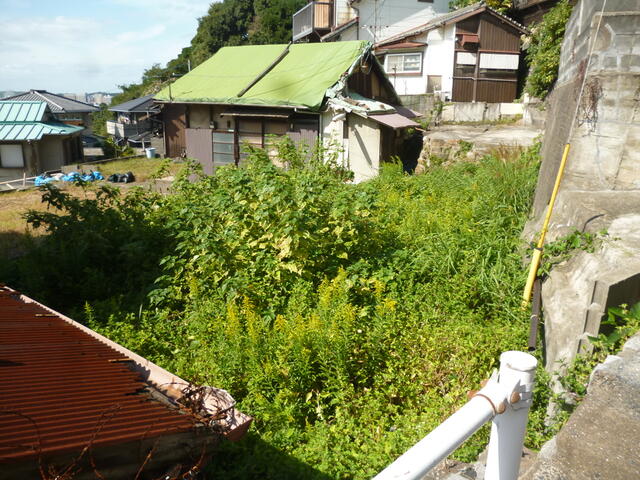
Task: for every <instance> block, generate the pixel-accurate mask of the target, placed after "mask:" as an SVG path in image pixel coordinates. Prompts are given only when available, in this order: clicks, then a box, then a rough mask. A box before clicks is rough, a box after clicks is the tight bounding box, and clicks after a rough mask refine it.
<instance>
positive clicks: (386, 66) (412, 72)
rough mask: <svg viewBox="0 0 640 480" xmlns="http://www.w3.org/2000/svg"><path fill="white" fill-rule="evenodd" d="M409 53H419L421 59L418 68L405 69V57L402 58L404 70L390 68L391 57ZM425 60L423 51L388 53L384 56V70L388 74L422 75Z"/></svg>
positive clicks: (403, 55)
mask: <svg viewBox="0 0 640 480" xmlns="http://www.w3.org/2000/svg"><path fill="white" fill-rule="evenodd" d="M407 55H418V56H419V58H420V60H419V68H418V70H405V62H406V60H405V59H404V58H403V60H402V70H396V71H395V72H394V71H393V70H389V58H390V57H406V56H407ZM423 62H424V57H423V52H401V53H387V54H386V55H385V57H384V71H385V72H386V73H387V75H422V64H423Z"/></svg>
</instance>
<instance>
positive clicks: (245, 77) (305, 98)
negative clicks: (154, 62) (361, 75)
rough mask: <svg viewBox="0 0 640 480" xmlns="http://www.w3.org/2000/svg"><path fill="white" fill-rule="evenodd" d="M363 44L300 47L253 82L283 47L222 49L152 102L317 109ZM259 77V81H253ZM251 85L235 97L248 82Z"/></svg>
mask: <svg viewBox="0 0 640 480" xmlns="http://www.w3.org/2000/svg"><path fill="white" fill-rule="evenodd" d="M368 46H369V44H368V43H367V42H363V41H352V42H335V43H301V44H293V45H290V46H289V53H287V54H286V55H284V57H283V58H282V59H281V60H280V61H279V62H277V63H276V65H275V66H274V67H273V68H271V70H269V71H268V72H267V73H266V74H265V75H264V76H263V77H262V78H259V76H260V74H262V73H263V72H264V71H265V70H266V69H267V68H269V67H270V66H271V65H272V64H273V63H274V62H275V61H276V60H277V59H278V57H279V56H280V55H281V54H282V53H283V52H284V51H285V49H286V48H287V45H247V46H242V47H224V48H221V49H220V50H218V52H217V53H216V54H215V55H213V56H212V57H211V58H210V59H209V60H207V61H206V62H204V63H202V64H201V65H199V66H198V67H196V68H194V69H193V70H192V71H191V72H189V73H187V74H186V75H184V76H183V77H181V78H179V79H178V80H176V81H175V82H174V83H173V84H171V87H167V88H165V89H163V90H162V91H160V92H159V93H158V94H157V95H156V96H155V99H156V100H159V101H163V102H169V101H173V102H177V103H199V102H203V103H221V104H237V105H260V106H291V107H307V108H309V109H312V110H316V109H318V108H319V107H320V106H321V104H322V101H323V99H324V96H325V93H326V91H327V89H329V88H330V87H331V86H333V85H334V84H335V83H336V82H337V81H338V80H339V79H340V77H341V76H342V75H343V74H344V73H346V72H347V71H348V70H349V68H350V67H351V66H352V65H353V63H354V62H355V61H356V60H357V59H358V58H360V57H361V56H362V54H363V53H364V52H365V51H366V49H367V48H368ZM258 78H259V79H258ZM256 79H258V81H257V82H256V84H255V85H253V86H251V88H249V90H248V91H247V92H246V93H244V94H243V95H242V96H241V97H239V96H238V94H239V93H240V92H241V91H242V90H243V89H244V88H246V87H248V86H250V85H251V83H252V82H253V81H255V80H256Z"/></svg>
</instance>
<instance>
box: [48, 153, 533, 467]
mask: <svg viewBox="0 0 640 480" xmlns="http://www.w3.org/2000/svg"><path fill="white" fill-rule="evenodd" d="M320 155H322V152H316V154H315V156H314V157H312V158H311V160H310V161H309V162H308V163H307V165H306V166H305V167H303V166H302V165H301V163H302V162H300V161H299V160H300V156H299V154H298V153H296V152H294V151H291V150H290V149H289V150H288V149H286V148H284V149H283V150H281V158H280V160H281V163H282V164H284V165H287V166H288V168H287V169H282V168H277V167H275V166H273V165H272V163H271V162H270V161H269V158H268V156H267V155H266V153H264V152H261V151H252V153H251V155H250V159H249V162H248V165H247V167H246V168H245V169H237V168H233V167H228V168H227V167H225V168H221V169H219V170H218V171H217V172H216V175H215V176H213V177H203V178H200V179H199V180H198V181H196V182H189V181H187V176H188V175H189V172H185V175H184V176H183V178H182V179H181V180H179V181H178V182H177V184H176V187H175V192H174V193H173V194H172V195H170V196H168V197H166V198H165V199H158V198H157V197H155V196H154V195H153V194H150V193H147V194H139V197H137V198H132V199H131V202H132V204H129V203H128V202H129V200H126V201H125V200H123V199H120V200H117V201H116V200H113V201H111V200H110V201H111V202H112V203H111V204H108V203H100V202H98V203H96V204H94V203H90V202H89V201H88V200H84V201H81V202H80V203H79V204H78V205H74V204H70V203H69V200H67V201H65V205H69V206H68V207H66V210H65V211H66V215H65V216H63V217H61V218H60V219H59V220H56V219H54V218H51V217H43V218H42V221H43V222H44V224H46V225H52V226H53V230H52V234H51V237H52V238H53V239H55V240H56V242H57V243H55V244H53V243H52V244H51V245H50V246H48V245H47V244H46V243H45V250H43V251H42V252H41V253H39V254H40V255H41V254H42V253H44V252H51V249H52V248H53V247H54V246H57V247H60V248H63V252H64V256H63V258H67V257H66V256H70V255H71V252H70V249H69V247H68V246H65V245H64V244H63V243H62V238H61V237H59V234H58V231H59V232H60V233H62V232H63V231H67V232H69V235H73V238H75V239H76V240H77V241H80V240H82V235H86V236H87V242H86V243H87V247H86V249H90V247H89V245H92V244H96V245H99V246H100V245H103V246H104V248H100V249H99V252H100V255H101V256H104V257H106V259H104V258H100V259H92V260H91V261H90V262H87V263H83V264H82V266H81V268H68V269H67V270H66V271H65V272H64V275H66V276H67V277H68V278H67V280H66V281H67V282H73V281H76V282H77V281H78V280H80V281H85V280H84V278H85V277H83V275H85V272H86V273H87V274H88V277H87V278H89V279H91V278H93V277H94V276H99V275H107V273H108V274H109V276H110V277H109V278H111V279H117V280H121V277H120V276H119V275H121V273H120V272H114V271H113V270H109V266H110V264H108V262H109V261H110V258H113V252H121V251H122V249H123V248H124V246H126V245H128V244H129V242H130V241H131V240H130V238H131V237H133V238H135V239H139V241H140V243H137V242H135V244H136V245H140V249H141V250H142V251H144V252H145V253H146V254H147V255H149V257H148V258H147V259H144V260H148V261H149V264H145V268H143V270H146V272H145V273H144V275H147V273H149V274H150V273H152V272H158V270H157V268H158V265H160V266H161V268H162V272H161V275H159V276H158V279H157V282H156V284H155V288H154V290H153V292H152V293H151V295H150V300H151V302H152V307H150V308H141V309H140V310H138V309H136V308H128V309H122V308H121V307H119V306H118V305H114V306H113V308H112V309H111V310H110V311H109V310H108V309H107V308H106V307H105V305H106V304H107V303H106V301H105V300H102V301H101V302H98V304H97V305H96V302H95V301H90V303H89V304H88V305H86V307H85V320H86V321H87V322H88V323H89V324H90V325H91V326H92V328H94V329H96V330H98V331H100V332H102V333H104V334H106V335H107V336H109V337H110V338H112V339H113V340H115V341H117V342H119V343H122V344H123V345H125V346H128V347H130V348H132V349H134V350H135V351H136V352H137V353H139V354H141V355H144V356H146V357H148V358H149V359H150V360H152V361H154V362H157V363H158V364H160V365H162V366H163V367H165V368H168V369H170V370H172V371H174V372H176V373H177V374H178V375H181V376H183V377H185V378H188V379H191V380H195V381H197V382H201V383H206V384H211V385H216V386H219V387H222V388H225V389H227V390H229V391H230V392H231V393H232V395H233V396H234V397H235V398H236V399H237V400H238V407H239V408H240V409H241V410H243V411H245V412H247V413H248V414H250V415H252V416H254V417H255V423H254V427H253V429H252V431H253V432H254V433H253V434H252V435H250V437H249V439H248V441H247V442H245V443H243V444H241V445H237V446H230V445H229V446H225V447H224V451H223V452H222V453H221V454H220V456H219V457H218V458H216V459H215V461H214V462H213V463H212V465H211V471H210V476H211V478H215V477H224V478H246V477H256V478H370V477H371V476H373V475H374V474H375V473H376V472H378V471H379V470H381V469H382V468H384V466H385V465H386V464H388V463H389V462H390V461H391V460H392V459H393V458H395V457H396V456H398V455H399V454H401V453H402V452H403V451H404V450H406V449H407V448H408V447H410V446H411V445H412V444H413V443H415V442H416V441H417V440H418V439H420V438H421V437H422V436H424V435H425V434H426V433H428V432H429V431H430V430H431V429H433V428H434V427H435V426H436V425H438V424H439V423H440V422H441V421H442V420H443V419H444V418H446V417H447V416H448V415H450V414H451V413H452V412H453V411H454V410H455V409H457V408H458V407H459V406H461V405H462V404H463V403H464V402H465V401H466V392H467V391H468V390H469V389H471V388H475V387H477V386H478V384H479V382H480V381H481V380H482V379H483V378H486V377H487V376H488V374H489V373H490V371H491V370H492V369H493V368H494V367H496V366H497V365H496V363H497V359H498V357H499V354H500V353H501V352H502V351H504V350H509V349H519V348H522V347H523V346H524V345H525V344H526V334H527V327H526V322H527V316H526V314H525V313H524V312H522V311H521V310H520V300H519V299H520V292H521V289H522V286H523V284H524V280H525V272H524V270H523V269H522V268H521V263H520V262H521V260H520V255H519V253H518V249H519V246H520V241H519V234H520V232H521V230H522V227H523V225H524V222H525V220H526V216H527V213H528V211H529V207H530V200H531V196H532V192H533V188H534V185H535V179H536V172H537V165H538V158H537V153H536V151H535V150H532V151H529V152H525V153H524V154H523V155H521V156H520V157H517V158H515V159H512V160H506V159H501V158H495V157H490V156H488V157H485V158H484V159H483V160H482V161H480V162H478V163H474V164H468V163H464V164H458V165H454V166H451V167H449V168H444V167H436V168H433V169H432V170H431V171H430V173H429V175H423V176H408V175H405V174H404V173H403V172H402V170H401V167H400V166H399V165H389V166H386V167H385V168H384V170H383V172H382V175H381V176H380V177H379V178H377V179H374V180H372V181H369V182H366V183H363V184H360V185H350V184H346V183H344V182H343V181H342V178H343V176H342V174H343V172H340V171H339V170H336V169H335V168H334V167H332V166H331V165H326V164H324V162H323V161H321V160H323V159H322V158H321V156H320ZM87 202H89V203H87ZM89 207H90V208H89ZM85 208H89V211H90V212H91V214H86V213H84V212H85V210H84V209H85ZM130 209H133V210H132V211H130ZM77 212H81V213H77ZM103 217H104V219H103ZM130 217H131V219H132V220H133V222H131V221H129V218H130ZM98 219H100V220H98ZM123 220H127V221H126V222H124V223H125V225H131V226H132V227H133V226H135V228H136V229H138V231H137V232H127V233H126V235H125V234H124V233H123V232H124V230H123V229H124V225H122V224H121V222H122V221H123ZM57 222H59V223H60V227H58V223H57ZM77 229H78V230H83V231H84V233H82V234H80V232H79V231H76V230H77ZM112 229H113V230H114V234H113V235H111V234H110V233H109V232H110V231H111V230H112ZM89 230H93V231H92V232H91V231H89ZM93 236H97V237H98V239H93ZM102 237H104V238H102ZM98 240H99V241H98ZM47 241H49V240H47ZM154 242H157V244H156V243H154ZM74 245H75V243H74ZM37 248H40V247H37ZM125 251H128V250H127V249H125ZM136 251H137V250H136ZM136 258H137V257H136ZM61 260H62V259H61ZM64 261H65V262H66V261H68V260H64ZM57 262H58V259H55V257H54V259H53V261H52V266H51V268H52V269H53V268H57V267H58V265H56V263H57ZM105 262H107V264H105ZM94 269H95V270H96V271H95V272H94ZM141 275H142V274H141ZM144 278H148V277H147V276H145V277H144ZM135 279H136V281H139V282H140V284H142V283H144V282H142V280H143V278H142V277H136V278H135ZM122 280H123V283H124V281H127V280H128V281H130V282H131V281H132V280H133V279H131V278H129V277H125V278H124V279H122ZM101 281H103V282H106V281H108V279H107V277H104V278H103V280H101ZM130 284H131V283H130ZM68 288H69V291H70V292H71V291H74V290H73V289H71V287H70V286H68ZM93 288H94V289H98V290H99V289H100V288H99V287H96V286H95V285H94V286H93ZM138 288H139V290H140V291H146V290H148V289H149V288H150V286H149V285H146V286H144V287H138ZM105 293H107V292H105ZM109 293H110V292H109ZM84 297H86V298H88V299H92V298H96V296H95V293H92V292H89V291H87V292H84V291H82V292H80V295H78V298H79V299H83V298H84ZM100 298H102V297H100ZM134 306H137V304H134ZM120 310H127V311H120ZM131 312H135V313H131ZM485 440H486V432H483V433H481V434H480V435H479V436H476V437H474V438H473V439H472V440H471V441H470V443H468V444H467V445H465V447H463V449H462V450H460V451H459V453H458V456H459V458H462V459H466V460H469V459H471V458H472V457H473V456H474V455H475V454H477V453H478V451H479V450H480V449H482V448H484V446H485V443H483V442H484V441H485ZM283 459H284V460H283Z"/></svg>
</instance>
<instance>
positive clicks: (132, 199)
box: [16, 182, 170, 310]
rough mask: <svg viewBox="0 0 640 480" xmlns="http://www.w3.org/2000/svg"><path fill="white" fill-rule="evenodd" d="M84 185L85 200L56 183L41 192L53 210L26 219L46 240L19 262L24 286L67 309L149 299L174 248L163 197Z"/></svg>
mask: <svg viewBox="0 0 640 480" xmlns="http://www.w3.org/2000/svg"><path fill="white" fill-rule="evenodd" d="M80 184H81V185H82V186H83V191H84V198H78V197H76V196H74V195H72V194H70V193H67V192H65V191H63V190H60V189H59V188H57V187H56V186H55V185H54V184H47V185H44V186H43V187H41V190H42V201H43V202H45V203H47V205H48V207H49V208H50V209H51V210H52V211H36V210H33V211H29V212H28V213H27V214H26V215H25V218H26V220H27V222H28V223H29V224H30V225H31V226H32V227H34V228H44V229H46V231H47V232H48V235H46V236H44V237H42V238H41V239H38V240H39V241H38V242H37V243H36V244H34V245H33V246H32V248H31V249H30V251H29V252H28V253H27V254H26V255H25V256H24V257H22V258H20V259H18V261H17V266H16V270H17V271H18V273H17V275H18V279H17V281H18V283H19V285H20V288H22V289H24V290H25V292H28V293H30V294H32V295H34V296H35V297H36V298H38V299H39V300H41V301H43V302H45V303H47V304H49V305H51V306H54V307H56V308H59V309H62V310H67V309H69V308H72V307H81V306H82V304H83V303H84V302H85V301H90V302H95V301H106V302H107V303H108V304H109V306H108V308H109V309H112V308H117V307H120V306H124V305H131V304H135V303H137V302H141V301H143V300H144V298H145V295H146V293H147V292H148V287H149V286H150V284H151V283H152V282H153V280H154V279H155V278H156V277H157V276H158V275H159V271H158V268H157V264H158V260H159V258H160V257H161V256H162V255H163V252H164V251H165V249H166V248H167V246H168V245H169V243H170V239H169V238H168V237H167V235H166V229H165V226H164V223H163V222H162V221H161V218H160V217H159V216H158V215H157V214H156V210H155V209H156V208H157V207H159V205H160V203H161V202H162V197H161V196H159V195H157V194H153V193H150V192H148V191H143V190H141V189H133V190H131V191H130V192H129V193H128V194H127V195H122V194H121V193H120V191H119V190H118V189H117V188H114V187H110V186H108V185H101V186H99V187H97V188H93V187H92V186H90V185H86V184H83V183H82V182H80ZM121 297H125V298H126V301H125V302H124V303H123V302H121V301H120V300H121V299H122V298H121ZM118 299H120V300H118Z"/></svg>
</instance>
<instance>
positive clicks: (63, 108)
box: [2, 90, 100, 132]
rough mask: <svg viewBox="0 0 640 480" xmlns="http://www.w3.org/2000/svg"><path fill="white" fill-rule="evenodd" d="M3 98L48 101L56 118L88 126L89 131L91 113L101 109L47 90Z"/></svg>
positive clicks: (84, 126) (60, 120)
mask: <svg viewBox="0 0 640 480" xmlns="http://www.w3.org/2000/svg"><path fill="white" fill-rule="evenodd" d="M2 100H17V101H28V102H46V103H47V105H48V106H49V111H50V112H51V113H52V115H53V117H54V118H55V119H56V120H58V121H59V122H63V123H67V124H69V125H76V126H78V127H83V128H86V129H87V131H88V132H91V114H92V113H93V112H97V111H98V110H100V109H99V108H98V107H96V106H94V105H89V104H88V103H84V102H80V101H78V100H73V99H71V98H67V97H63V96H62V95H57V94H55V93H50V92H47V91H46V90H29V91H28V92H22V93H18V94H16V95H12V96H10V97H7V98H3V99H2Z"/></svg>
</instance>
